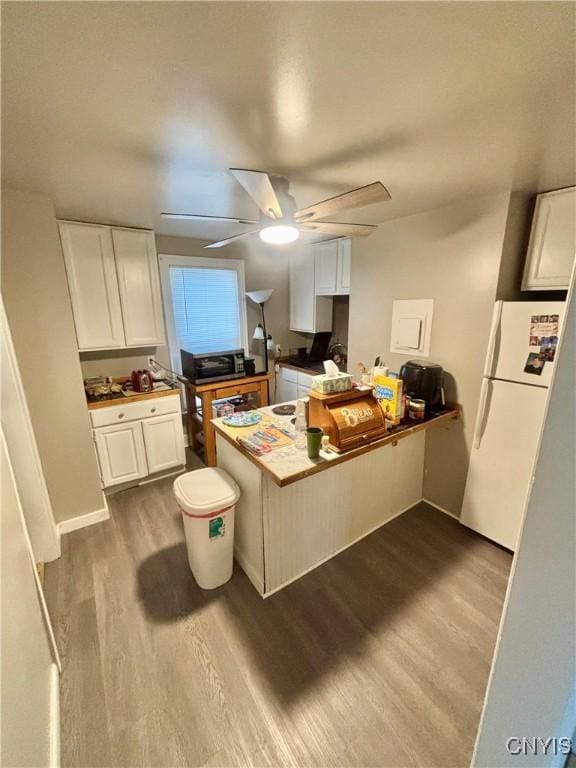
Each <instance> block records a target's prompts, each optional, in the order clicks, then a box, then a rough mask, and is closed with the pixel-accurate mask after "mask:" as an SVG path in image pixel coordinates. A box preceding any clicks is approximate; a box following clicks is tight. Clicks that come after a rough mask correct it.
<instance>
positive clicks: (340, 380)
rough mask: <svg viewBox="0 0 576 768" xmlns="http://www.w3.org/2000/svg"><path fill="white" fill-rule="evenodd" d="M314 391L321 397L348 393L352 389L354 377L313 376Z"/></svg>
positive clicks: (329, 374) (339, 374)
mask: <svg viewBox="0 0 576 768" xmlns="http://www.w3.org/2000/svg"><path fill="white" fill-rule="evenodd" d="M312 389H313V390H314V392H319V393H320V394H321V395H333V394H334V393H335V392H347V391H348V390H349V389H352V376H351V375H350V374H349V373H322V374H321V375H320V376H312Z"/></svg>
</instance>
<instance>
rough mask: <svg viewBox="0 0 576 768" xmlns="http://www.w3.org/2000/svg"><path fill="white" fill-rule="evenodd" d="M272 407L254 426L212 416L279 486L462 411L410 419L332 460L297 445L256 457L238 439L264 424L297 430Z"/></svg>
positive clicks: (454, 407) (263, 411)
mask: <svg viewBox="0 0 576 768" xmlns="http://www.w3.org/2000/svg"><path fill="white" fill-rule="evenodd" d="M273 407H274V406H270V407H268V408H260V409H259V410H258V412H259V413H261V414H262V421H261V422H259V423H258V424H257V425H255V426H254V427H240V428H239V427H227V426H226V425H225V424H224V423H223V420H222V419H213V421H212V423H213V425H214V429H215V430H216V433H217V434H219V435H221V436H222V437H223V438H224V439H225V440H227V441H228V442H229V443H231V444H232V445H234V446H235V448H236V449H237V450H238V451H240V453H242V454H243V455H244V456H246V458H247V459H249V460H250V461H251V462H252V463H253V464H255V465H256V466H257V467H258V468H259V469H261V470H262V471H263V472H266V473H267V474H268V475H270V477H271V478H272V480H273V481H274V482H275V483H276V485H279V486H285V485H290V483H294V482H296V481H298V480H302V479H304V478H306V477H310V476H311V475H315V474H316V473H317V472H323V471H324V470H327V469H329V468H330V467H333V466H336V465H337V464H341V463H342V462H344V461H350V460H351V459H354V458H355V457H356V456H360V455H361V454H363V453H366V452H367V451H375V450H377V449H378V448H382V447H383V446H385V445H388V444H389V443H391V444H392V445H395V444H396V443H397V442H398V440H402V439H404V438H405V437H408V436H409V435H413V434H415V433H416V432H421V431H422V430H424V429H430V428H432V427H436V426H440V425H445V424H447V423H448V422H450V421H452V420H453V419H456V418H457V417H458V414H459V407H458V406H457V405H451V406H449V407H447V409H446V411H445V412H443V413H442V414H441V415H439V416H431V417H428V418H427V419H426V420H425V421H423V422H418V423H415V422H410V423H408V424H401V425H400V426H398V427H393V428H392V429H390V430H389V431H388V433H387V434H386V435H385V436H384V437H382V438H380V439H379V440H374V441H373V442H369V443H366V444H365V445H361V446H359V447H358V448H353V449H352V450H349V451H346V452H345V453H335V452H333V455H334V458H331V459H325V458H318V459H309V458H308V454H307V453H306V449H304V450H300V449H298V448H296V447H295V446H294V445H290V446H287V447H286V448H277V449H275V450H272V451H270V452H269V453H267V454H264V455H263V456H255V455H254V454H252V453H250V451H248V450H246V448H243V447H242V446H241V445H240V444H239V443H238V442H237V441H236V438H237V437H248V436H249V435H251V434H252V433H253V432H257V431H258V430H259V429H262V427H265V426H267V425H269V424H277V425H279V426H282V427H283V428H284V429H286V428H287V429H289V430H290V431H292V432H293V431H294V427H293V425H292V424H291V421H290V420H291V418H293V417H292V416H288V417H287V416H284V417H282V416H276V415H275V414H273V413H272V408H273Z"/></svg>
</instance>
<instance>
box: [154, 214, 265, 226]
mask: <svg viewBox="0 0 576 768" xmlns="http://www.w3.org/2000/svg"><path fill="white" fill-rule="evenodd" d="M160 216H162V218H163V219H191V220H192V221H231V222H233V223H234V224H258V223H259V222H258V221H255V220H254V219H234V218H231V217H230V216H201V215H197V214H194V213H164V212H163V213H161V214H160Z"/></svg>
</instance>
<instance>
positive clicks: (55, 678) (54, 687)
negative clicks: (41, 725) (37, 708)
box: [50, 664, 60, 768]
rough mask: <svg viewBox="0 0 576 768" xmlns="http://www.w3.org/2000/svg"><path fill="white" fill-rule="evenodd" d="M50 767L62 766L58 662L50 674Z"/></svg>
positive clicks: (58, 767)
mask: <svg viewBox="0 0 576 768" xmlns="http://www.w3.org/2000/svg"><path fill="white" fill-rule="evenodd" d="M50 768H60V673H59V672H58V666H57V665H56V664H52V669H51V674H50Z"/></svg>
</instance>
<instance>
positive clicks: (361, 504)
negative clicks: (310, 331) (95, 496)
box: [213, 406, 458, 597]
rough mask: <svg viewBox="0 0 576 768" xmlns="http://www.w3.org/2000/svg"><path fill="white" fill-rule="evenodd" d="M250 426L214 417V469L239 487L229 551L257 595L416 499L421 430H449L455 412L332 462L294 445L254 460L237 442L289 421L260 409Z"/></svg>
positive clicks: (421, 465) (286, 581)
mask: <svg viewBox="0 0 576 768" xmlns="http://www.w3.org/2000/svg"><path fill="white" fill-rule="evenodd" d="M259 413H261V414H262V421H261V422H260V423H259V424H258V425H257V426H255V427H245V428H233V427H228V426H226V425H225V424H224V423H223V421H222V419H215V420H214V422H213V424H214V428H215V431H216V445H217V457H218V466H220V467H221V468H222V469H224V470H226V471H227V472H229V474H230V475H231V476H232V477H233V478H234V479H235V481H236V482H237V483H238V485H239V486H240V490H241V496H240V500H239V501H238V504H237V506H236V521H235V535H234V553H235V557H236V559H237V561H238V562H239V563H240V565H241V566H242V568H243V570H244V571H245V572H246V574H247V576H248V578H249V579H250V581H251V582H252V584H253V585H254V586H255V587H256V589H257V590H258V592H259V593H260V594H261V595H262V596H263V597H268V596H269V595H271V594H273V593H274V592H277V591H278V590H279V589H282V588H283V587H285V586H287V585H288V584H290V583H291V582H292V581H295V580H296V579H298V578H299V577H300V576H303V575H304V574H305V573H307V572H308V571H311V570H312V569H313V568H315V567H316V566H318V565H320V564H321V563H323V562H325V561H326V560H329V559H330V558H331V557H333V556H334V555H336V554H338V553H339V552H341V551H342V550H344V549H346V548H347V547H349V546H350V545H351V544H353V543H355V542H356V541H358V540H359V539H361V538H363V537H364V536H366V535H367V534H369V533H371V532H372V531H374V530H376V529H377V528H379V527H380V526H381V525H383V524H384V523H386V522H388V521H389V520H392V519H393V518H394V517H397V516H398V515H400V514H401V513H402V512H405V511H406V510H407V509H410V508H411V507H412V506H414V505H415V504H417V503H418V502H419V501H420V500H421V499H422V481H423V470H424V444H425V431H426V430H427V429H429V428H432V427H445V428H446V427H450V425H451V424H452V423H453V420H454V419H456V418H457V417H458V408H457V407H456V406H454V407H450V408H447V409H446V410H445V411H444V412H443V413H441V415H437V416H431V417H429V418H428V419H427V420H426V421H423V422H420V423H418V424H413V423H411V424H408V425H401V426H399V427H396V428H393V429H391V430H390V431H389V432H388V433H387V434H386V436H385V437H382V438H380V439H379V440H375V441H373V442H370V443H366V444H363V445H360V446H358V447H357V448H354V449H352V450H349V451H346V452H345V453H341V454H336V453H334V454H332V455H333V456H334V458H331V459H323V458H320V459H315V460H311V459H309V458H308V456H307V453H306V450H298V449H297V448H296V447H295V446H294V445H289V446H287V447H285V448H277V449H275V450H272V451H270V452H269V453H267V454H264V455H263V456H255V455H254V454H252V453H250V452H249V451H248V450H246V449H245V448H243V447H242V446H241V445H240V444H239V443H238V442H237V439H236V438H237V437H247V436H249V435H250V434H251V432H254V431H258V430H261V429H263V428H265V427H266V426H267V425H269V424H276V425H279V426H282V427H283V428H287V429H292V426H291V423H290V419H289V418H286V417H279V416H277V415H274V413H273V412H272V408H262V409H260V411H259Z"/></svg>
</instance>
